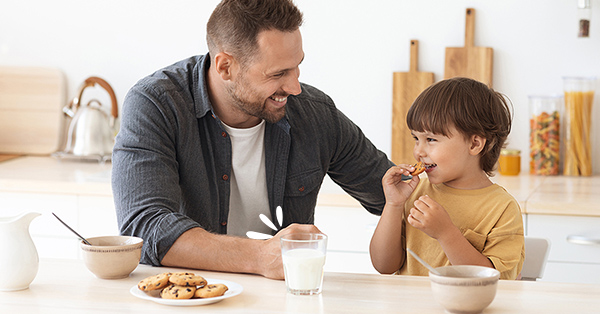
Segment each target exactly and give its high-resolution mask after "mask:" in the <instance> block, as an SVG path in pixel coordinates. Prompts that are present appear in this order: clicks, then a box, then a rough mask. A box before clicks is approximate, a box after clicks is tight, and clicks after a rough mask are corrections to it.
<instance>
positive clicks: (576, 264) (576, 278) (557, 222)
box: [527, 214, 600, 284]
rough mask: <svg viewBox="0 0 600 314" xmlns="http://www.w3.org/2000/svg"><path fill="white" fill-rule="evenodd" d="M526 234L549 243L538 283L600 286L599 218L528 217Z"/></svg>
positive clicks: (530, 215)
mask: <svg viewBox="0 0 600 314" xmlns="http://www.w3.org/2000/svg"><path fill="white" fill-rule="evenodd" d="M527 235H528V236H535V237H544V238H547V239H549V240H550V253H549V255H548V263H547V264H546V268H545V271H544V276H543V277H542V279H541V280H544V281H557V282H579V283H594V284H600V244H597V243H598V242H600V217H586V216H559V215H537V214H536V215H532V214H528V215H527ZM577 239H579V241H577ZM585 240H587V241H585ZM586 242H587V243H586ZM594 242H596V244H594Z"/></svg>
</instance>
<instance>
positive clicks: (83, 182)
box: [0, 156, 600, 217]
mask: <svg viewBox="0 0 600 314" xmlns="http://www.w3.org/2000/svg"><path fill="white" fill-rule="evenodd" d="M110 169H111V164H110V163H104V164H101V163H97V162H89V161H88V162H84V161H74V160H67V159H64V160H58V159H55V158H52V157H33V156H27V157H21V158H16V159H11V160H8V161H5V162H0V191H5V192H33V193H57V194H76V195H98V196H112V190H111V187H110V175H111V174H110ZM492 181H494V182H496V183H498V184H500V185H502V186H504V187H505V188H506V189H507V190H508V191H509V192H510V193H511V194H513V196H514V197H515V198H516V199H517V200H518V201H519V203H520V204H521V208H522V211H523V213H525V214H547V215H571V216H597V217H600V193H598V191H600V176H592V177H567V176H530V175H526V174H522V175H520V176H501V175H496V176H494V177H492ZM317 205H319V206H335V207H360V204H359V203H358V202H357V201H356V200H354V199H353V198H351V197H350V196H349V195H347V194H345V193H344V192H343V191H342V190H341V188H339V187H338V186H337V185H335V184H334V183H333V182H332V181H331V180H330V179H329V178H328V177H327V178H326V180H325V182H324V183H323V186H322V188H321V192H320V195H319V200H318V203H317Z"/></svg>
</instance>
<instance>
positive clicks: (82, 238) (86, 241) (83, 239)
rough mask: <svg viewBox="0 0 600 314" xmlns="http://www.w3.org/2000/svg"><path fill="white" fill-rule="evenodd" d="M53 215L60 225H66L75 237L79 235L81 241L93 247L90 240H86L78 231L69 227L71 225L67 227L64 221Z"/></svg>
mask: <svg viewBox="0 0 600 314" xmlns="http://www.w3.org/2000/svg"><path fill="white" fill-rule="evenodd" d="M52 215H54V217H56V219H58V221H60V223H62V224H63V225H65V227H67V228H68V229H69V230H71V232H73V233H74V234H75V235H77V236H78V237H79V239H81V240H82V241H83V243H85V244H87V245H92V244H91V243H90V242H88V240H86V239H85V238H84V237H82V236H81V235H80V234H79V233H77V231H75V230H73V228H71V227H69V225H67V224H66V223H65V222H64V221H62V220H61V219H60V218H58V216H56V214H55V213H52Z"/></svg>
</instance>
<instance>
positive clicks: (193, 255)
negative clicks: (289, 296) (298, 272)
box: [162, 224, 320, 279]
mask: <svg viewBox="0 0 600 314" xmlns="http://www.w3.org/2000/svg"><path fill="white" fill-rule="evenodd" d="M295 232H315V233H320V231H319V229H318V228H317V227H315V226H313V225H298V224H292V225H290V226H289V227H287V228H285V229H283V230H281V231H280V232H278V233H277V234H276V235H275V236H274V237H273V238H271V239H269V240H251V239H245V238H238V237H231V236H226V235H219V234H213V233H210V232H208V231H206V230H204V229H202V228H192V229H190V230H188V231H186V232H184V233H183V234H181V236H180V237H179V238H178V239H177V240H176V241H175V243H174V244H173V245H172V246H171V249H170V250H169V251H168V252H167V254H166V255H165V257H164V258H163V260H162V265H164V266H172V267H184V268H193V269H205V270H214V271H225V272H236V273H252V274H259V275H263V276H265V277H268V278H272V279H283V277H284V276H283V264H282V260H281V246H280V243H279V238H280V237H281V236H282V235H284V234H288V233H295Z"/></svg>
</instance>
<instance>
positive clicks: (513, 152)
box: [500, 148, 521, 155]
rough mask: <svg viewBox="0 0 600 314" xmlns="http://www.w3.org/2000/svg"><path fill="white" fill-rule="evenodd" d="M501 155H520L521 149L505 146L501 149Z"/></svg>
mask: <svg viewBox="0 0 600 314" xmlns="http://www.w3.org/2000/svg"><path fill="white" fill-rule="evenodd" d="M500 154H501V155H519V154H521V151H520V150H518V149H512V148H504V149H502V150H501V151H500Z"/></svg>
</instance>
